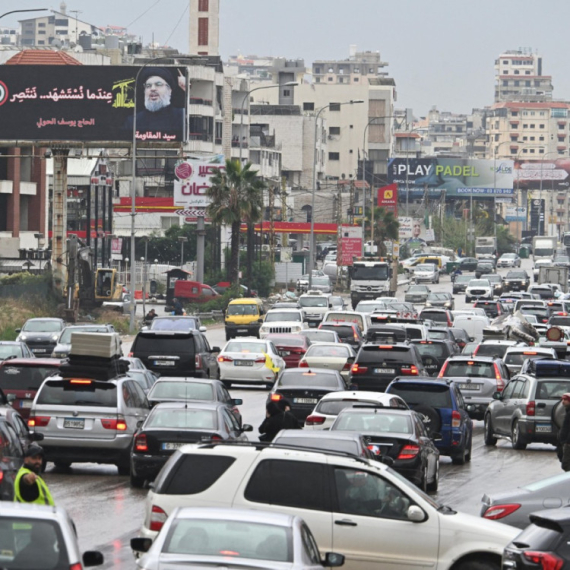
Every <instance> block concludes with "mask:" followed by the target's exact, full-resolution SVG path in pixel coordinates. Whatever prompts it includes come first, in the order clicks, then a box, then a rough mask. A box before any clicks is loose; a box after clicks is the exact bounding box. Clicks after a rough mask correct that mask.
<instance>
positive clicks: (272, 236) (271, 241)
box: [269, 186, 275, 265]
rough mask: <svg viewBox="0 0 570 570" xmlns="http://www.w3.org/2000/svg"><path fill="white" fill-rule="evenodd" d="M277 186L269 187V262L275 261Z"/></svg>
mask: <svg viewBox="0 0 570 570" xmlns="http://www.w3.org/2000/svg"><path fill="white" fill-rule="evenodd" d="M274 250H275V188H273V186H270V187H269V262H270V263H271V265H273V264H274V263H275V251H274Z"/></svg>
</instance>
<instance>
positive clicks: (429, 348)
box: [412, 340, 459, 376]
mask: <svg viewBox="0 0 570 570" xmlns="http://www.w3.org/2000/svg"><path fill="white" fill-rule="evenodd" d="M412 344H414V345H415V346H416V348H417V349H418V352H419V353H420V355H421V357H422V362H423V365H424V369H425V371H426V374H427V375H430V376H437V375H438V374H439V371H440V369H441V367H442V366H443V363H444V362H445V361H446V360H447V359H448V358H449V357H450V356H454V355H455V354H458V353H459V350H458V347H457V345H456V344H455V343H454V342H451V341H450V340H413V341H412Z"/></svg>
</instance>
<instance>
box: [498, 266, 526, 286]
mask: <svg viewBox="0 0 570 570" xmlns="http://www.w3.org/2000/svg"><path fill="white" fill-rule="evenodd" d="M529 285H530V276H529V274H528V273H527V272H526V271H521V270H520V269H517V270H514V271H509V272H508V273H507V276H506V277H505V280H504V281H503V291H526V290H527V289H528V286H529Z"/></svg>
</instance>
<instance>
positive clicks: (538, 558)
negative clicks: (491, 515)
mask: <svg viewBox="0 0 570 570" xmlns="http://www.w3.org/2000/svg"><path fill="white" fill-rule="evenodd" d="M529 520H530V525H529V526H528V527H527V528H526V529H525V530H523V531H522V532H521V533H520V534H519V535H518V536H517V537H516V538H515V539H514V540H513V541H511V542H510V543H509V544H508V545H507V547H506V548H505V551H504V554H503V563H504V565H503V568H517V569H520V570H531V569H532V570H536V569H537V568H542V569H543V570H545V569H546V570H550V569H552V570H559V569H561V568H565V567H566V566H568V564H567V563H568V562H570V555H569V553H568V538H569V534H570V515H569V514H568V509H552V510H548V511H545V510H541V511H538V512H535V513H533V514H531V515H530V516H529Z"/></svg>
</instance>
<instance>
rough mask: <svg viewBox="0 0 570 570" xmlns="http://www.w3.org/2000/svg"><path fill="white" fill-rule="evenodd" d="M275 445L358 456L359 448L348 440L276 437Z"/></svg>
mask: <svg viewBox="0 0 570 570" xmlns="http://www.w3.org/2000/svg"><path fill="white" fill-rule="evenodd" d="M274 441H275V443H280V444H282V445H294V446H296V447H310V448H313V449H325V450H327V451H344V452H345V453H352V454H353V455H359V454H360V453H359V451H360V450H359V446H358V444H357V443H356V442H355V441H351V440H350V439H332V438H326V437H314V438H308V437H287V436H285V437H277V438H275V440H274Z"/></svg>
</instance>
